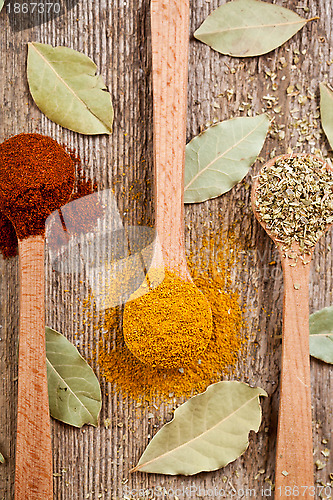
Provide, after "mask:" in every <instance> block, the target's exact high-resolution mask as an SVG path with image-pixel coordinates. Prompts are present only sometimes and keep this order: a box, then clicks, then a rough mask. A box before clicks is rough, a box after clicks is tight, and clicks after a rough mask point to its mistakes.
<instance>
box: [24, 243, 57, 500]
mask: <svg viewBox="0 0 333 500" xmlns="http://www.w3.org/2000/svg"><path fill="white" fill-rule="evenodd" d="M19 263H20V265H19V270H20V328H19V363H18V398H17V432H16V467H15V500H26V499H27V498H29V499H31V500H48V499H52V498H53V475H52V449H51V426H50V412H49V398H48V391H47V376H46V357H45V292H44V290H45V276H44V236H30V237H29V238H26V239H24V240H19Z"/></svg>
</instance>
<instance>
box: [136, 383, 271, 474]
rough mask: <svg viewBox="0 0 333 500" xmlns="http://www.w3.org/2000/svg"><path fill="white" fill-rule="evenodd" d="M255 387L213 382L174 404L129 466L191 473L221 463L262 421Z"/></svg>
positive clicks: (236, 453) (235, 452)
mask: <svg viewBox="0 0 333 500" xmlns="http://www.w3.org/2000/svg"><path fill="white" fill-rule="evenodd" d="M259 396H267V394H266V392H265V391H264V390H263V389H260V388H253V387H250V386H248V385H247V384H244V383H242V382H236V381H231V382H218V383H216V384H212V385H210V386H209V387H208V389H207V390H206V391H205V392H204V393H202V394H198V395H197V396H194V397H192V398H191V399H189V400H188V401H187V402H186V403H184V404H183V405H181V406H180V407H179V408H177V409H176V411H175V413H174V418H173V420H171V422H169V423H167V424H166V425H164V427H162V429H160V431H159V432H158V433H157V434H156V435H155V436H154V438H153V439H152V441H151V442H150V443H149V445H148V446H147V448H146V450H145V451H144V453H143V455H142V457H141V458H140V461H139V463H138V465H137V466H136V467H135V468H134V469H133V471H141V472H153V473H157V474H171V475H175V474H184V475H187V476H188V475H193V474H197V473H198V472H201V471H212V470H217V469H219V468H221V467H224V466H225V465H227V464H228V463H230V462H232V461H233V460H235V459H236V458H237V457H239V456H240V455H242V454H243V453H244V451H245V450H246V448H247V447H248V434H249V432H250V431H251V430H254V431H255V432H257V431H258V430H259V426H260V423H261V406H260V402H259Z"/></svg>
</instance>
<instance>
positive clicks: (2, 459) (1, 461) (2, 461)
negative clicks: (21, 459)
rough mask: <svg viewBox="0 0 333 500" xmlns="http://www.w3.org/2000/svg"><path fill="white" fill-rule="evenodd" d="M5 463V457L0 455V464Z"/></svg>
mask: <svg viewBox="0 0 333 500" xmlns="http://www.w3.org/2000/svg"><path fill="white" fill-rule="evenodd" d="M4 463H5V457H4V456H3V454H2V453H0V464H4Z"/></svg>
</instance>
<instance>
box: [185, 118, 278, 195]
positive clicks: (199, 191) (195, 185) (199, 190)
mask: <svg viewBox="0 0 333 500" xmlns="http://www.w3.org/2000/svg"><path fill="white" fill-rule="evenodd" d="M269 124H270V120H269V118H268V116H267V115H266V114H262V115H259V116H254V117H242V118H233V119H232V120H226V121H223V122H220V123H217V124H216V125H213V126H212V127H210V128H208V129H207V130H205V131H204V132H202V133H201V134H199V135H198V136H197V137H195V138H194V139H192V141H191V142H189V143H188V144H187V146H186V159H185V193H184V202H185V203H198V202H201V201H205V200H209V199H211V198H216V197H217V196H220V195H221V194H223V193H226V192H227V191H229V190H230V189H231V188H232V187H233V186H234V185H235V184H237V183H238V182H240V181H241V180H242V179H243V178H244V177H245V175H246V174H247V173H248V171H249V168H250V167H251V165H252V164H253V163H254V161H255V160H256V158H257V156H258V154H259V153H260V150H261V148H262V146H263V144H264V142H265V138H266V134H267V132H268V127H269Z"/></svg>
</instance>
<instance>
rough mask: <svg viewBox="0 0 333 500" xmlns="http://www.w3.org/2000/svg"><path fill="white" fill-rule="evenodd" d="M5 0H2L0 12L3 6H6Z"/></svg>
mask: <svg viewBox="0 0 333 500" xmlns="http://www.w3.org/2000/svg"><path fill="white" fill-rule="evenodd" d="M4 3H5V0H0V12H1V10H2V7H3V6H4Z"/></svg>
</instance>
